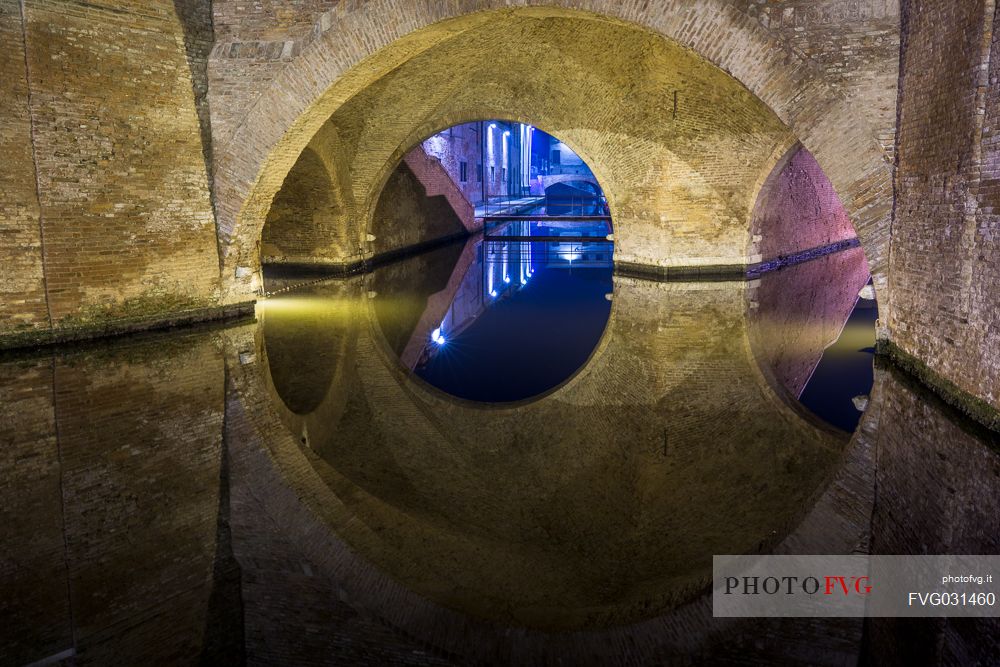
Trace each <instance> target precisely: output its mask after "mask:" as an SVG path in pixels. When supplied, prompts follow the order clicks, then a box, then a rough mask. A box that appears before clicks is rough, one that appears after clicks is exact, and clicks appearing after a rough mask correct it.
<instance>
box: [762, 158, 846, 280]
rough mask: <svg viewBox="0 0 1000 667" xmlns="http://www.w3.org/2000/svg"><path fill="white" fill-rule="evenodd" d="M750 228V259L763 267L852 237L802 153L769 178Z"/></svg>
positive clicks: (829, 188) (826, 184)
mask: <svg viewBox="0 0 1000 667" xmlns="http://www.w3.org/2000/svg"><path fill="white" fill-rule="evenodd" d="M793 150H795V149H793ZM750 229H751V234H753V237H754V238H753V241H752V249H751V251H750V252H751V255H752V256H755V257H760V260H761V261H764V262H767V261H770V260H773V259H776V258H779V257H781V256H785V255H791V254H794V253H796V252H801V251H803V250H809V249H811V248H819V247H821V246H825V245H830V244H831V243H836V242H837V241H844V240H847V239H852V238H855V237H856V236H857V234H856V233H855V231H854V227H853V226H852V225H851V219H850V216H848V215H847V211H846V210H844V206H843V204H841V203H840V198H839V197H838V196H837V193H836V192H835V191H834V189H833V184H832V183H830V179H828V178H827V177H826V174H824V173H823V169H822V168H821V167H820V166H819V164H818V163H817V162H816V159H815V158H813V156H812V155H811V154H810V153H809V151H807V150H806V149H804V148H799V149H798V150H795V152H794V153H793V154H792V155H791V157H789V158H788V160H787V162H782V163H781V164H780V165H779V167H778V168H777V169H775V171H774V173H773V174H771V176H770V177H768V179H767V181H766V182H765V183H764V186H763V188H761V192H760V194H759V195H758V198H757V203H756V204H755V205H754V209H753V218H752V220H751V226H750ZM758 239H759V240H758Z"/></svg>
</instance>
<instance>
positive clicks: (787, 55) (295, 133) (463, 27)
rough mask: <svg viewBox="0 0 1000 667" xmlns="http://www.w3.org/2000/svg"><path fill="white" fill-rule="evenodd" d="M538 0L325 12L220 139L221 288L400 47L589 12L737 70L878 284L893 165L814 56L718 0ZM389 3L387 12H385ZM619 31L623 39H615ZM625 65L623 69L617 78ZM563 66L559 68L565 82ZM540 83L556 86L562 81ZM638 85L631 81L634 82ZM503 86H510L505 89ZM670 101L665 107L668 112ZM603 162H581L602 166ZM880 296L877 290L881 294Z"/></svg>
mask: <svg viewBox="0 0 1000 667" xmlns="http://www.w3.org/2000/svg"><path fill="white" fill-rule="evenodd" d="M536 4H537V3H534V2H529V0H523V1H518V0H514V1H510V0H508V1H506V2H504V3H502V4H501V3H499V2H491V1H489V0H482V1H470V2H465V3H460V4H456V3H440V2H435V1H433V0H417V1H414V2H407V3H405V6H402V7H401V6H400V3H397V2H393V1H392V0H374V1H373V2H369V3H366V4H365V5H364V7H363V9H359V8H354V9H352V7H350V6H342V9H338V10H337V11H335V12H333V14H332V15H331V16H330V17H329V19H330V21H331V23H330V27H329V29H328V30H326V31H325V32H322V34H320V35H319V36H318V37H317V38H316V39H314V40H313V41H312V42H311V43H310V44H309V45H308V46H307V47H306V48H304V49H303V52H302V53H301V54H300V55H299V56H298V57H296V58H295V59H293V60H292V61H290V62H289V63H288V64H287V65H286V66H285V68H284V70H283V71H282V72H281V74H279V75H278V76H277V77H276V78H275V79H274V80H273V81H272V83H271V84H270V85H269V87H268V88H267V90H265V91H264V92H263V94H262V95H261V96H260V98H259V100H258V101H257V103H256V104H255V105H254V106H252V107H251V108H250V109H249V110H248V111H247V113H246V114H245V115H244V117H243V118H242V119H241V120H240V121H239V123H238V124H237V125H236V127H235V129H234V131H233V132H232V134H231V135H230V136H229V137H228V138H224V139H223V140H221V141H220V143H219V146H218V150H217V153H216V155H217V160H216V204H217V215H218V225H219V234H220V243H221V247H222V250H223V264H222V269H223V285H224V290H225V293H226V298H227V299H228V300H231V301H238V300H242V299H244V298H246V295H248V294H250V293H251V292H252V289H251V282H252V281H251V280H250V279H249V278H248V275H250V274H252V273H253V271H252V270H253V269H256V268H257V266H258V263H259V256H258V255H257V254H256V252H255V250H256V244H257V241H258V240H259V239H260V234H261V229H262V227H263V223H264V220H265V218H266V215H267V212H268V210H269V207H270V205H271V201H272V200H273V198H274V195H275V193H277V191H278V190H279V188H280V187H281V184H282V182H283V179H284V177H285V175H286V174H287V173H288V171H289V170H290V169H291V168H292V166H293V165H294V163H295V161H296V159H297V158H298V156H299V155H300V154H301V152H302V150H303V149H304V148H305V147H306V145H307V144H308V143H309V141H310V140H311V138H312V137H313V136H314V135H315V134H316V132H317V131H319V130H320V128H321V127H322V126H323V125H324V124H325V123H326V122H328V121H329V119H330V118H331V117H332V116H333V115H334V114H335V113H337V111H338V110H339V109H341V107H342V106H344V105H345V104H346V103H348V102H349V101H350V100H352V99H353V98H355V97H356V96H358V95H359V93H362V92H363V91H365V90H367V89H370V88H372V87H373V86H376V85H377V84H379V82H380V81H381V80H383V79H385V78H386V77H387V76H390V75H391V74H392V73H393V72H394V70H397V69H398V68H400V67H402V66H404V65H405V64H406V63H407V62H409V61H410V60H412V59H414V58H417V57H419V56H420V55H421V54H424V53H430V52H431V50H432V49H435V48H436V47H439V46H441V45H443V44H447V43H449V42H450V41H451V40H454V39H455V38H457V37H460V36H461V35H463V34H465V33H468V32H470V31H475V30H477V29H482V28H484V26H485V27H487V28H489V27H490V26H491V22H499V23H494V24H492V25H495V26H502V25H503V24H504V23H503V22H510V21H516V20H519V19H525V20H526V19H529V18H530V19H535V20H538V21H552V20H578V21H590V22H596V23H597V24H599V25H601V26H603V27H606V28H607V29H608V30H612V29H631V30H633V34H634V36H635V39H637V40H638V39H644V38H649V36H650V35H654V36H658V37H660V38H666V40H665V41H666V42H668V43H670V44H672V45H673V46H674V47H676V48H679V49H682V50H684V51H686V52H687V53H689V54H691V55H692V56H693V57H696V58H699V59H701V60H703V61H704V62H705V63H706V65H711V66H714V67H715V68H718V70H720V71H721V72H722V73H725V74H726V75H728V76H729V77H731V78H732V79H733V80H735V82H738V85H739V86H740V87H741V88H742V89H743V90H744V91H745V92H746V93H747V95H748V96H749V97H751V98H753V100H756V102H759V103H760V104H763V105H764V106H766V107H767V109H769V110H770V111H771V112H772V113H773V114H774V116H775V117H776V118H777V119H779V120H780V122H781V123H783V124H784V125H785V126H786V127H787V128H788V129H789V130H790V132H791V133H793V134H794V136H795V137H796V138H797V139H798V141H800V142H801V143H802V145H804V146H805V147H806V148H807V149H808V150H809V151H810V152H811V153H812V155H813V156H814V157H815V159H816V160H817V162H818V163H819V164H820V165H821V166H822V168H823V170H824V172H825V173H826V175H827V176H828V177H829V179H830V181H831V182H832V183H833V185H834V187H835V189H836V191H837V193H838V195H839V197H840V199H841V201H842V202H843V203H844V206H845V208H846V209H847V211H848V213H849V215H850V217H851V221H852V224H853V225H854V227H855V229H856V230H857V232H858V235H859V236H860V238H861V241H862V245H863V247H864V248H865V252H866V254H867V256H868V259H869V263H870V265H871V267H872V272H873V275H874V278H875V284H876V289H877V290H879V291H880V292H881V291H883V290H884V287H885V285H886V276H885V265H886V260H887V242H888V223H889V218H890V215H891V206H892V183H891V171H890V168H889V166H888V164H887V162H886V160H885V157H884V153H883V152H882V150H881V147H880V146H879V145H878V143H877V142H876V140H875V132H874V130H873V129H872V128H871V127H870V125H869V123H868V122H866V120H865V119H864V118H863V117H862V116H861V115H860V114H859V113H858V112H857V110H855V109H852V108H851V107H850V105H849V104H848V103H847V101H846V99H845V98H844V96H843V95H841V94H840V92H839V90H838V89H837V88H836V87H835V86H833V85H832V84H830V83H829V82H828V81H826V80H825V79H824V75H823V73H822V72H821V71H820V70H819V69H818V68H817V67H815V66H813V64H812V63H811V62H808V61H807V60H805V59H803V58H801V57H800V56H798V55H797V54H795V53H794V52H792V51H791V50H790V49H788V48H787V47H785V46H784V45H783V44H782V43H781V42H780V41H779V40H778V39H777V38H776V37H775V36H774V35H772V34H771V33H769V32H768V31H767V30H766V29H764V28H763V27H762V26H761V25H760V24H759V23H757V22H756V21H755V20H753V19H752V18H750V17H749V16H747V15H746V14H744V13H742V12H741V11H739V10H738V9H736V8H734V7H732V6H730V5H729V4H728V3H726V2H724V0H708V1H706V2H702V3H698V6H691V3H688V2H682V1H680V0H678V1H677V2H664V3H657V5H656V6H655V7H651V6H641V5H639V4H638V3H636V4H627V5H622V4H621V3H618V2H613V1H611V0H604V1H601V0H591V1H589V2H583V3H580V2H575V1H572V2H571V0H553V1H551V2H547V3H545V5H544V6H535V5H536ZM389 16H391V17H393V20H392V21H387V20H385V19H386V17H389ZM622 45H625V46H627V43H625V44H616V45H615V46H616V47H617V46H622ZM605 50H606V51H612V49H605ZM485 55H489V54H485ZM493 55H495V54H493ZM564 64H565V63H564ZM569 65H574V66H582V65H585V63H584V64H581V63H573V62H570V63H569ZM641 65H642V63H641V62H640V63H638V64H637V66H640V67H641ZM577 71H583V70H577ZM522 74H523V75H524V79H525V81H526V83H525V86H526V87H530V83H529V82H530V72H522ZM629 74H630V73H629V72H624V73H623V77H624V79H625V80H626V81H627V80H628V79H629ZM570 80H571V77H567V81H568V83H567V86H568V85H571V83H570ZM522 90H523V89H522ZM549 92H550V93H551V95H553V96H556V97H558V96H559V95H560V94H562V93H563V92H565V91H562V90H554V91H549ZM642 92H643V91H641V90H640V91H635V90H633V91H632V94H640V95H641V94H642ZM507 94H508V97H509V96H516V95H517V94H519V93H518V92H517V90H514V91H511V90H508V91H507ZM751 101H752V100H751ZM667 113H669V112H668V110H666V109H664V118H665V117H666V114H667ZM504 115H505V116H510V115H511V114H509V113H508V114H504ZM626 122H627V119H626ZM782 140H783V141H784V140H787V137H783V138H782ZM397 145H398V144H397ZM599 162H600V161H599V160H597V161H591V162H589V163H590V164H591V166H592V167H594V168H595V169H598V170H599V169H600V168H601V165H600V164H599ZM602 182H603V179H602ZM619 203H621V202H619ZM641 215H651V212H650V211H637V212H636V216H641ZM651 259H652V260H654V261H656V260H657V259H658V258H656V257H652V258H651ZM240 268H243V270H239V269H240ZM246 268H250V269H251V271H249V272H248V271H246ZM236 276H240V278H237V277H236ZM885 296H886V295H883V294H880V301H881V302H882V303H883V304H884V303H886V302H887V299H886V298H885Z"/></svg>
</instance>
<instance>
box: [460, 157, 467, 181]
mask: <svg viewBox="0 0 1000 667" xmlns="http://www.w3.org/2000/svg"><path fill="white" fill-rule="evenodd" d="M458 180H460V181H461V182H463V183H465V182H466V181H467V180H469V163H468V162H459V163H458Z"/></svg>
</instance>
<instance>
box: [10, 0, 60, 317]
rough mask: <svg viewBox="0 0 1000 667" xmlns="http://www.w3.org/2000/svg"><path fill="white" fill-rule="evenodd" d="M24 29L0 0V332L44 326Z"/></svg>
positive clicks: (13, 8)
mask: <svg viewBox="0 0 1000 667" xmlns="http://www.w3.org/2000/svg"><path fill="white" fill-rule="evenodd" d="M23 28H24V24H23V22H22V20H21V9H20V5H19V2H18V0H0V40H2V42H3V44H4V48H3V49H0V81H3V90H2V94H0V119H2V120H0V155H3V156H4V157H3V159H4V167H3V168H2V169H0V259H2V261H0V333H5V332H9V331H24V330H32V329H38V328H47V327H48V326H49V316H48V309H47V307H46V300H45V276H44V261H43V259H42V240H41V231H42V230H41V226H40V224H39V218H38V216H39V206H38V193H37V192H36V190H35V186H36V183H35V160H34V156H33V154H32V143H31V109H30V107H29V104H28V100H29V91H28V77H27V70H26V69H25V52H24V39H23V32H22V31H23Z"/></svg>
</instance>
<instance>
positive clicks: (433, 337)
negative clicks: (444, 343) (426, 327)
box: [431, 327, 441, 340]
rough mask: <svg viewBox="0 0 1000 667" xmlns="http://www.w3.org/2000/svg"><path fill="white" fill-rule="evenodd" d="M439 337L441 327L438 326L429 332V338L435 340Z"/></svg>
mask: <svg viewBox="0 0 1000 667" xmlns="http://www.w3.org/2000/svg"><path fill="white" fill-rule="evenodd" d="M440 337H441V327H438V328H437V329H435V330H434V331H432V332H431V340H437V339H438V338H440Z"/></svg>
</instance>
